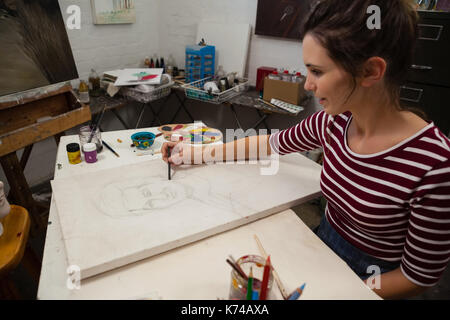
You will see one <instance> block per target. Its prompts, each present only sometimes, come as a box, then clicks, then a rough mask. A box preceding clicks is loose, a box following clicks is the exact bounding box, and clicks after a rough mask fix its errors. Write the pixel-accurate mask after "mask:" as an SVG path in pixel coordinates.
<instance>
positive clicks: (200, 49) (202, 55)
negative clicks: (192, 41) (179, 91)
mask: <svg viewBox="0 0 450 320" xmlns="http://www.w3.org/2000/svg"><path fill="white" fill-rule="evenodd" d="M215 56H216V47H214V46H198V45H194V46H187V47H186V69H185V82H186V83H189V82H193V81H196V80H201V79H204V78H208V77H212V78H213V77H214V73H215V70H214V68H215Z"/></svg>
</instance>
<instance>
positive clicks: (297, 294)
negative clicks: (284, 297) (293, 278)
mask: <svg viewBox="0 0 450 320" xmlns="http://www.w3.org/2000/svg"><path fill="white" fill-rule="evenodd" d="M305 286H306V283H304V284H302V285H301V287H299V288H297V289H295V290H294V292H292V293H291V294H290V295H289V297H288V300H297V299H298V298H300V296H301V295H302V293H303V290H304V289H305Z"/></svg>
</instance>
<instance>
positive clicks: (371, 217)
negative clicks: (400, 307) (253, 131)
mask: <svg viewBox="0 0 450 320" xmlns="http://www.w3.org/2000/svg"><path fill="white" fill-rule="evenodd" d="M351 117H352V115H351V113H349V112H347V113H344V114H340V115H337V116H334V117H332V116H329V115H327V114H326V113H325V112H324V111H320V112H317V113H315V114H313V115H312V116H310V117H308V118H306V119H305V120H303V121H302V122H301V123H299V124H298V125H296V126H294V127H292V128H289V129H286V130H283V131H280V132H278V133H274V134H272V135H271V136H270V139H269V141H270V145H271V148H272V151H273V152H276V153H279V154H280V155H284V154H288V153H292V152H299V151H306V150H312V149H316V148H318V147H323V149H324V161H323V168H322V172H321V181H320V185H321V190H322V193H323V195H324V197H325V198H326V199H327V201H328V204H327V208H326V212H325V214H326V218H327V219H328V221H329V223H330V224H331V225H332V226H333V227H334V229H335V230H336V231H337V232H338V233H339V234H340V235H341V236H342V237H343V238H344V239H346V240H347V241H348V242H350V243H351V244H353V245H354V246H355V247H357V248H359V249H360V250H362V251H364V252H366V253H367V254H369V255H372V256H374V257H377V258H380V259H383V260H387V261H394V262H399V263H400V268H401V271H402V272H403V274H404V275H405V277H406V278H408V279H409V280H410V281H412V282H414V283H415V284H417V285H420V286H432V285H435V284H436V283H437V282H438V280H439V278H440V276H441V275H442V273H443V272H444V270H445V268H446V266H447V263H448V261H449V259H450V141H449V139H448V138H447V137H445V136H444V135H443V134H442V132H441V131H439V129H438V128H437V127H436V126H435V125H434V124H433V123H430V124H429V125H428V126H426V127H425V128H423V129H422V130H420V131H419V132H417V133H416V134H415V135H413V136H412V137H410V138H408V139H406V140H404V141H402V142H401V143H399V144H397V145H395V146H393V147H392V148H389V149H388V150H385V151H382V152H378V153H376V154H371V155H360V154H356V153H354V152H352V151H351V150H350V148H349V147H348V145H347V140H346V133H347V127H348V125H349V123H350V121H351Z"/></svg>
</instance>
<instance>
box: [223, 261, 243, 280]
mask: <svg viewBox="0 0 450 320" xmlns="http://www.w3.org/2000/svg"><path fill="white" fill-rule="evenodd" d="M227 263H228V264H229V265H230V266H231V267H232V268H233V269H234V270H235V271H236V272H237V273H238V274H239V275H240V276H241V277H242V278H244V279H245V280H248V277H247V275H246V274H245V273H244V271H242V269H240V268H238V266H237V265H235V264H234V263H233V262H231V260H230V259H227Z"/></svg>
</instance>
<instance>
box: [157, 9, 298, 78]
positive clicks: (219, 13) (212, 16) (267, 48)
mask: <svg viewBox="0 0 450 320" xmlns="http://www.w3.org/2000/svg"><path fill="white" fill-rule="evenodd" d="M257 3H258V1H257V0H227V1H223V0H191V1H185V0H166V1H163V0H160V13H161V17H164V19H161V24H160V38H159V46H160V49H161V52H162V54H164V56H168V55H169V54H172V55H173V56H174V58H175V60H176V63H177V65H178V67H184V61H185V58H184V52H185V47H186V45H191V44H195V40H196V39H195V38H196V33H197V25H198V23H199V22H220V23H229V24H233V23H249V24H251V25H252V34H251V40H250V51H249V58H248V62H247V77H248V78H249V79H250V82H251V83H253V84H254V83H256V70H257V69H258V67H261V66H271V67H276V68H289V69H294V70H297V71H301V72H306V69H305V67H304V66H303V58H302V46H301V43H300V42H299V41H293V40H285V39H281V38H271V37H264V36H258V35H255V34H254V29H255V24H256V9H257Z"/></svg>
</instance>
